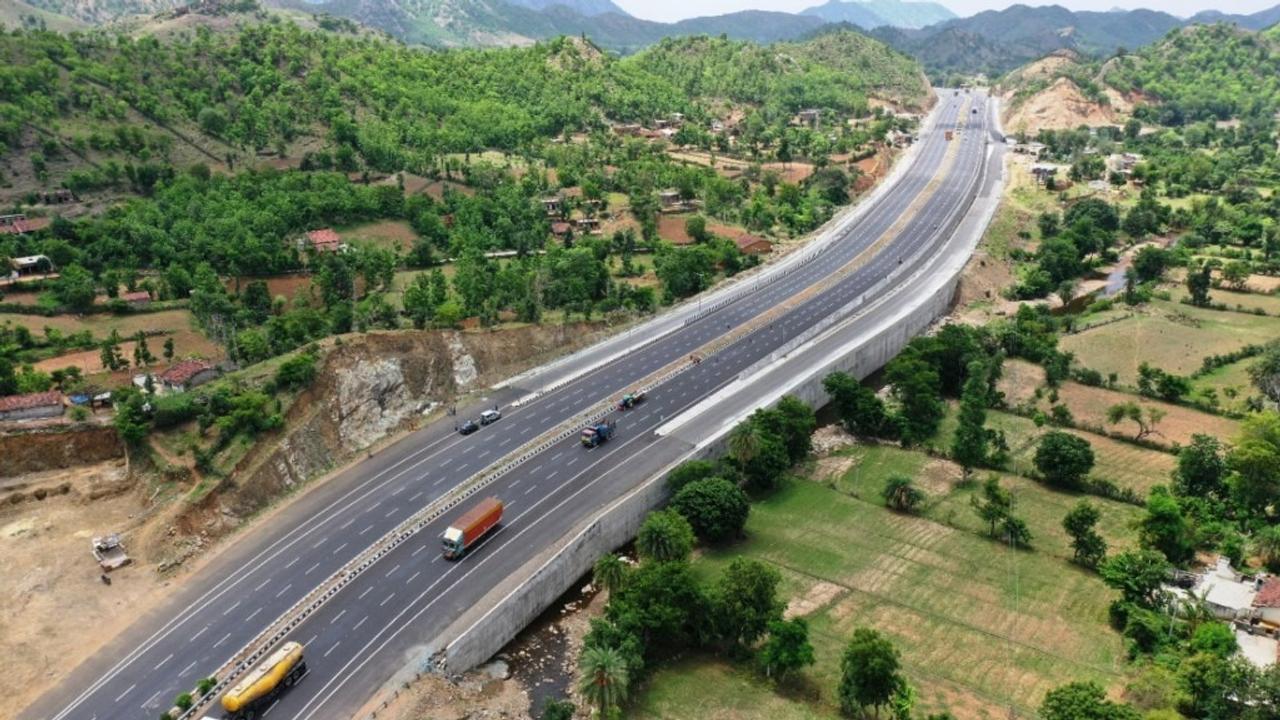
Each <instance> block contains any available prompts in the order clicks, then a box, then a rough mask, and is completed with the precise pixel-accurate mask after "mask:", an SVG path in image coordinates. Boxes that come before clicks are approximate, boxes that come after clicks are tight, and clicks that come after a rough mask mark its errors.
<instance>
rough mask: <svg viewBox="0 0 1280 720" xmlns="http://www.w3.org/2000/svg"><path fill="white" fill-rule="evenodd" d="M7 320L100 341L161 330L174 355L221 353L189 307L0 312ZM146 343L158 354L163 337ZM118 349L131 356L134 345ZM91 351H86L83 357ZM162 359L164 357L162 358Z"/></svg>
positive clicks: (37, 330) (41, 331)
mask: <svg viewBox="0 0 1280 720" xmlns="http://www.w3.org/2000/svg"><path fill="white" fill-rule="evenodd" d="M6 322H10V323H13V324H14V325H24V326H26V327H27V328H29V329H30V330H31V332H33V333H35V334H37V335H43V334H44V328H46V327H50V328H55V329H57V330H61V331H62V332H64V333H73V332H80V331H83V330H88V331H90V332H92V333H93V337H94V339H97V340H101V339H103V338H106V337H107V336H109V335H110V334H111V331H112V330H113V329H114V330H116V331H118V332H119V333H120V337H121V338H128V337H130V336H132V335H136V334H137V333H138V331H139V330H142V331H143V332H147V333H152V332H163V333H165V334H166V335H169V336H171V337H173V343H174V352H175V357H178V358H182V357H187V356H191V355H194V356H199V357H202V358H206V359H210V360H217V359H221V358H222V357H223V356H224V353H223V351H222V348H221V347H219V346H218V345H217V344H216V343H214V342H213V341H211V340H210V339H209V338H207V337H205V335H204V333H202V332H200V330H199V329H198V328H197V327H196V324H195V319H194V318H192V316H191V312H190V311H189V310H164V311H161V312H154V313H136V314H130V315H111V314H106V313H102V314H95V315H79V316H77V315H54V316H53V317H44V316H42V315H22V314H18V313H0V325H3V324H4V323H6ZM147 344H148V346H149V347H150V349H151V354H153V355H155V356H156V357H160V354H161V349H162V347H163V345H164V338H161V337H151V338H148V340H147ZM121 352H123V353H125V354H126V359H131V358H132V352H133V347H132V345H130V346H129V347H128V348H125V347H124V346H123V345H122V346H121ZM94 354H96V351H94V352H93V353H88V354H85V357H86V358H87V357H89V355H94ZM54 360H56V359H53V360H48V361H45V363H51V362H54ZM161 362H163V360H161ZM45 363H42V364H41V368H42V369H45V370H52V369H54V368H56V367H65V366H66V364H65V363H63V364H61V365H58V364H54V365H49V366H47V367H46V365H45ZM94 368H98V369H101V366H100V365H99V364H98V363H97V362H96V360H94V362H93V367H82V368H81V369H82V370H85V371H87V372H93V371H94Z"/></svg>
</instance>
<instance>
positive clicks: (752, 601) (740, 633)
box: [711, 558, 783, 652]
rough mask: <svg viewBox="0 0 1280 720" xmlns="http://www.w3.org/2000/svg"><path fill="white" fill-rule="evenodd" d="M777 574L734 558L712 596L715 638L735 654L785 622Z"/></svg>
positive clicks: (757, 563)
mask: <svg viewBox="0 0 1280 720" xmlns="http://www.w3.org/2000/svg"><path fill="white" fill-rule="evenodd" d="M781 581H782V576H781V575H780V574H779V573H778V571H777V570H775V569H773V568H772V567H769V566H768V565H765V564H764V563H762V562H760V561H758V560H751V559H748V558H734V559H733V560H732V561H731V562H730V563H729V566H728V567H726V568H725V570H724V573H723V574H721V576H720V579H719V580H718V581H717V583H716V586H715V588H714V590H713V591H712V593H711V621H712V624H713V625H714V626H715V628H716V635H717V636H718V637H720V638H721V640H723V641H724V642H725V643H726V644H727V645H728V646H729V647H730V648H733V649H734V650H735V652H741V651H743V650H744V649H746V648H749V647H751V646H752V645H754V644H755V642H756V640H758V639H759V638H760V637H761V636H762V635H764V633H765V631H766V630H768V629H769V624H770V623H771V622H775V621H778V620H781V619H782V607H783V603H782V601H780V600H779V599H778V583H779V582H781Z"/></svg>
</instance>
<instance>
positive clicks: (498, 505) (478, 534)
mask: <svg viewBox="0 0 1280 720" xmlns="http://www.w3.org/2000/svg"><path fill="white" fill-rule="evenodd" d="M501 521H502V501H501V500H499V499H498V498H496V497H489V498H485V499H484V500H481V501H480V502H479V503H477V504H476V505H475V506H474V507H472V508H471V509H470V510H468V511H466V512H465V513H463V514H462V516H461V517H459V518H458V519H457V520H454V521H453V522H452V523H451V524H450V525H449V527H448V528H446V529H445V531H444V535H442V536H441V537H440V539H441V542H442V543H443V545H444V557H445V559H446V560H457V559H458V558H460V557H462V556H463V555H466V554H467V551H468V550H470V549H471V548H472V547H474V546H475V544H476V543H477V542H479V540H480V538H482V537H484V536H485V534H486V533H488V532H489V531H490V530H492V529H493V528H494V527H495V526H496V525H497V524H498V523H499V522H501Z"/></svg>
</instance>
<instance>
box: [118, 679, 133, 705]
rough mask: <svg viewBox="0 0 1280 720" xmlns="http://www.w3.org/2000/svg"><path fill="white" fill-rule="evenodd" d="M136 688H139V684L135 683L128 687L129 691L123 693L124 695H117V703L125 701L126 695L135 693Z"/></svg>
mask: <svg viewBox="0 0 1280 720" xmlns="http://www.w3.org/2000/svg"><path fill="white" fill-rule="evenodd" d="M136 687H138V683H134V684H132V685H130V686H129V687H128V689H126V690H125V691H124V692H122V693H120V694H119V695H117V696H116V702H120V701H121V700H123V699H124V696H125V695H128V694H129V693H131V692H133V689H134V688H136Z"/></svg>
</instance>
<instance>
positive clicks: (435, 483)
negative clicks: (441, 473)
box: [431, 478, 444, 487]
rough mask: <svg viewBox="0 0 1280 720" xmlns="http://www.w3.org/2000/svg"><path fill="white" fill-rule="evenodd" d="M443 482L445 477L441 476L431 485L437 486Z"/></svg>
mask: <svg viewBox="0 0 1280 720" xmlns="http://www.w3.org/2000/svg"><path fill="white" fill-rule="evenodd" d="M442 482H444V478H440V479H439V480H437V481H435V482H433V483H431V487H435V486H437V485H439V484H440V483H442Z"/></svg>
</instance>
